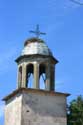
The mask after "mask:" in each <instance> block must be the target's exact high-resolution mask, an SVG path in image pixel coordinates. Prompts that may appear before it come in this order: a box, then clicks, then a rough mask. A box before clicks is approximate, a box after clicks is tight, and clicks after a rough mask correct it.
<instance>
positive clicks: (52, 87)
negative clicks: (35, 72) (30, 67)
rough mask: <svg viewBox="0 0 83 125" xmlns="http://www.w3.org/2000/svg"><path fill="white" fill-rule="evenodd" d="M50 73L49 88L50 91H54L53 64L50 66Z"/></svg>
mask: <svg viewBox="0 0 83 125" xmlns="http://www.w3.org/2000/svg"><path fill="white" fill-rule="evenodd" d="M50 72H51V76H50V81H51V86H50V88H51V90H52V91H54V89H55V65H54V64H52V65H51V70H50Z"/></svg>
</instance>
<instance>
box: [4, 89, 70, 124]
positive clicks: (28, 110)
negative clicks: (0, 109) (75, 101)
mask: <svg viewBox="0 0 83 125" xmlns="http://www.w3.org/2000/svg"><path fill="white" fill-rule="evenodd" d="M68 95H69V94H64V93H59V92H49V91H44V90H36V89H27V88H21V89H18V90H15V91H14V92H13V93H11V94H10V95H8V96H6V97H5V98H4V99H3V100H4V101H5V104H6V105H5V125H67V117H66V97H67V96H68Z"/></svg>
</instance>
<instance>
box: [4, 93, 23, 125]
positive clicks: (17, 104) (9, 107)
mask: <svg viewBox="0 0 83 125" xmlns="http://www.w3.org/2000/svg"><path fill="white" fill-rule="evenodd" d="M21 109H22V96H21V95H20V96H19V95H16V96H15V97H12V98H11V99H9V100H8V101H7V102H6V105H5V125H21Z"/></svg>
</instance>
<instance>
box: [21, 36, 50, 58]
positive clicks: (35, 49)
mask: <svg viewBox="0 0 83 125" xmlns="http://www.w3.org/2000/svg"><path fill="white" fill-rule="evenodd" d="M34 54H40V55H50V56H51V55H52V52H51V51H50V49H49V48H48V46H47V45H46V44H45V42H44V41H43V40H41V39H38V38H31V39H28V40H27V41H25V43H24V49H23V50H22V54H21V55H34Z"/></svg>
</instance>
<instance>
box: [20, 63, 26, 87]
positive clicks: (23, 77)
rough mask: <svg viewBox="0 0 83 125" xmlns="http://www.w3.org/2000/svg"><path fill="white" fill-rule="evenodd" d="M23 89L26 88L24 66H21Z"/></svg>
mask: <svg viewBox="0 0 83 125" xmlns="http://www.w3.org/2000/svg"><path fill="white" fill-rule="evenodd" d="M21 87H23V88H26V64H23V66H22V86H21Z"/></svg>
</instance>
